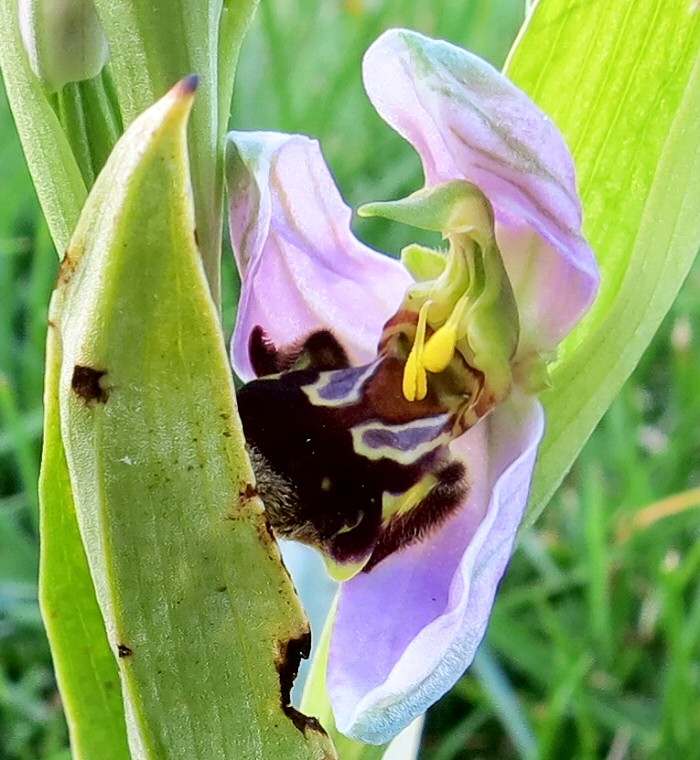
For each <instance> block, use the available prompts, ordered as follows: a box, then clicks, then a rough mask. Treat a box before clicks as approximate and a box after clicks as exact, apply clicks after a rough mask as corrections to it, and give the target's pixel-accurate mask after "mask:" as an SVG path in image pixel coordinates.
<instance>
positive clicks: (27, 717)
mask: <svg viewBox="0 0 700 760" xmlns="http://www.w3.org/2000/svg"><path fill="white" fill-rule="evenodd" d="M523 5H524V0H364V1H363V0H345V2H342V1H341V0H262V3H261V7H260V10H259V13H258V16H257V19H256V22H255V27H254V30H253V32H252V33H251V35H250V37H249V38H248V40H247V42H246V45H245V48H244V53H243V58H242V61H241V67H240V73H239V84H238V88H237V92H236V96H235V99H234V104H233V111H232V121H231V123H232V126H234V127H235V128H237V129H281V130H285V131H292V132H294V131H298V132H305V133H308V134H312V135H315V136H318V137H319V138H320V139H321V140H322V143H323V146H324V150H325V152H326V155H327V158H328V160H329V163H330V164H331V167H332V168H333V170H334V172H335V173H336V176H337V178H338V182H339V185H340V187H341V189H342V191H343V193H344V194H345V196H346V197H347V199H348V200H349V202H350V203H351V204H352V205H354V206H356V205H358V204H359V203H361V202H365V201H369V200H376V199H384V198H393V197H401V196H402V195H405V194H408V193H409V192H411V191H412V190H414V189H416V188H417V187H418V186H419V185H420V167H419V162H418V159H417V158H416V156H415V155H413V153H412V151H411V149H410V148H409V147H408V146H407V145H406V144H405V143H403V141H402V140H401V139H400V138H399V137H398V136H397V135H395V134H394V133H393V132H391V130H390V129H388V128H387V127H385V126H384V124H383V123H382V122H381V121H380V119H379V118H378V117H377V116H376V114H375V113H374V112H373V110H372V108H371V106H370V105H369V103H368V102H367V100H366V98H365V96H364V94H363V91H362V85H361V76H360V59H361V55H362V53H363V51H364V50H365V49H366V47H367V46H368V44H369V43H370V42H371V41H372V40H373V39H374V38H375V37H376V36H377V35H378V34H379V33H380V32H381V31H382V30H383V29H385V28H387V27H390V26H407V27H412V28H415V29H418V30H420V31H422V32H424V33H427V34H430V35H433V36H439V37H443V38H445V39H449V40H451V41H454V42H456V43H458V44H460V45H463V46H465V47H469V48H470V49H472V50H475V51H476V52H478V53H480V54H482V55H483V56H484V57H486V58H487V59H489V60H490V61H492V62H493V63H494V64H496V65H501V64H502V62H503V60H504V58H505V55H506V53H507V50H508V48H509V47H510V45H511V43H512V40H513V38H514V36H515V34H516V32H517V29H518V27H519V26H520V23H521V21H522V18H523V14H524V8H523ZM0 167H1V171H2V179H0V308H1V310H2V311H1V312H0V316H1V318H0V760H67V758H69V757H70V755H69V754H68V752H67V750H66V741H67V732H66V728H65V724H64V720H63V717H62V713H61V707H60V699H59V697H58V694H57V692H56V688H55V683H54V679H53V675H52V671H51V663H50V657H49V651H48V646H47V644H46V640H45V637H44V633H43V630H42V625H41V619H40V616H39V611H38V607H37V602H36V574H37V556H38V537H37V497H36V480H37V475H38V468H39V454H40V439H41V389H42V372H43V369H42V362H43V350H44V337H45V323H46V312H47V305H48V300H49V296H50V292H51V289H52V287H53V284H54V281H55V277H56V270H57V257H56V254H55V252H54V250H53V247H52V244H51V241H50V238H49V236H48V232H47V230H46V227H45V225H44V223H43V221H42V219H41V215H40V212H39V210H38V205H37V202H36V198H35V195H34V192H33V189H32V186H31V181H30V179H29V176H28V174H27V171H26V169H25V167H24V163H23V159H22V155H21V152H20V149H19V144H18V141H17V138H16V135H15V133H14V127H13V124H12V119H11V116H10V113H9V111H8V108H7V104H6V102H5V100H4V99H2V100H1V101H0ZM621 170H622V169H621ZM357 230H358V233H359V234H360V235H361V236H362V237H364V238H365V239H366V240H367V241H368V242H369V243H371V244H372V245H374V246H375V247H377V248H380V249H382V250H385V251H387V252H390V253H397V252H398V251H399V249H400V248H401V246H402V245H404V244H406V243H407V242H410V241H411V239H412V233H411V231H410V230H402V229H400V228H399V227H398V225H386V224H384V223H382V222H377V221H363V222H358V226H357ZM224 282H225V283H229V285H228V293H227V295H228V299H227V304H226V311H225V314H226V323H227V329H229V330H230V329H231V326H232V320H233V313H234V301H235V292H236V286H235V275H234V273H233V269H232V266H231V260H230V256H227V257H226V258H225V278H224ZM698 330H700V268H698V266H696V267H695V269H694V270H693V271H692V272H691V275H690V277H689V279H688V281H687V282H686V284H685V286H684V288H683V290H682V291H681V294H680V296H679V298H678V300H677V302H676V304H675V306H674V308H673V310H672V312H671V313H670V314H669V315H668V317H667V318H666V320H665V322H664V324H663V326H662V328H661V329H660V331H659V333H658V335H657V336H656V338H655V340H654V342H653V343H652V345H651V346H650V347H649V349H648V350H647V352H646V354H645V356H644V358H643V360H642V362H641V364H640V366H639V367H638V369H637V370H636V372H635V373H634V375H633V377H632V378H631V380H630V381H629V382H628V383H627V385H626V386H625V388H624V390H623V392H622V393H621V394H620V396H619V397H618V399H617V400H616V402H615V403H614V404H613V406H612V407H611V409H610V410H609V412H608V413H607V415H606V416H605V418H604V419H603V421H602V423H601V424H600V426H599V428H598V430H597V431H596V432H595V433H594V435H593V437H592V438H591V440H590V441H589V443H588V445H587V446H586V448H585V450H584V452H583V454H582V456H581V457H580V459H579V460H578V462H577V464H576V465H575V467H574V469H573V470H572V472H571V474H570V475H569V476H568V478H567V479H566V481H565V484H564V485H563V487H562V488H561V489H560V491H559V493H558V494H557V495H556V497H555V499H554V500H553V502H552V504H551V505H550V507H549V509H548V510H547V511H546V512H545V514H544V515H543V517H542V518H541V519H540V520H539V521H538V523H537V524H536V525H535V526H534V528H532V529H530V530H527V531H525V532H524V533H523V535H522V538H521V541H520V545H519V548H518V551H517V552H516V555H515V557H514V559H513V562H512V564H511V567H510V569H509V571H508V574H507V576H506V579H505V581H504V582H503V584H502V588H501V592H500V594H499V597H498V601H497V604H496V608H495V612H494V615H493V619H492V622H491V625H490V628H489V633H488V636H487V639H486V641H485V643H484V645H483V646H482V648H481V650H480V653H479V656H478V658H477V661H476V663H475V666H474V667H473V668H472V669H471V671H470V673H469V674H468V675H467V676H465V677H464V678H463V679H462V681H461V682H460V683H459V684H458V686H457V687H456V688H455V689H454V690H453V691H452V693H451V694H449V695H448V696H447V697H445V698H444V699H443V700H442V701H441V702H440V703H438V704H437V705H436V706H435V707H434V708H433V710H431V712H430V713H429V716H428V721H427V728H426V732H425V737H424V743H423V751H422V755H421V757H422V758H425V759H426V760H467V759H469V760H472V759H473V758H483V759H484V760H486V759H489V760H491V759H496V758H499V759H503V760H509V759H510V758H513V759H515V758H527V760H534V759H535V758H537V759H540V758H541V759H542V760H549V759H551V760H554V759H555V758H562V759H563V760H568V759H569V758H572V759H575V760H579V759H580V760H627V759H629V760H638V759H639V760H641V759H642V758H643V759H644V760H646V759H647V758H649V759H651V758H659V759H662V758H663V759H665V758H669V757H674V756H676V757H679V758H681V757H682V758H696V757H700V584H699V583H698V576H699V570H700V541H698V540H697V538H698V516H699V515H700V512H699V511H698V507H699V506H700V426H699V425H698V422H697V421H698V420H699V419H700V393H699V392H698V384H699V383H700V366H698V363H697V361H696V359H695V355H696V353H697V351H696V348H695V342H696V338H695V336H696V334H697V333H698ZM368 656H371V653H368ZM241 760H243V759H241ZM280 760H283V759H280Z"/></svg>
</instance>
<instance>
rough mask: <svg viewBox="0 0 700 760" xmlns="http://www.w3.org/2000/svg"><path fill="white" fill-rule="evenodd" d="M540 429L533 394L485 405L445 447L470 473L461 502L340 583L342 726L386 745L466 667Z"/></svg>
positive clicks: (332, 672)
mask: <svg viewBox="0 0 700 760" xmlns="http://www.w3.org/2000/svg"><path fill="white" fill-rule="evenodd" d="M543 431H544V415H543V412H542V407H541V406H540V404H539V402H538V401H537V400H536V399H534V398H532V397H525V396H520V397H513V398H511V399H509V400H508V401H507V402H505V403H504V404H502V405H501V406H500V407H498V408H497V409H496V410H494V412H493V413H492V414H491V415H490V416H489V417H488V418H486V419H485V420H484V421H483V422H482V423H480V424H479V425H477V426H476V427H475V428H473V429H472V430H470V431H469V432H468V433H466V434H465V435H464V436H462V438H460V439H459V440H458V441H456V442H455V444H453V446H454V447H455V449H457V450H458V451H459V453H460V454H461V455H462V456H463V457H464V460H465V462H466V463H467V464H468V466H469V469H470V478H471V482H472V488H471V493H470V496H469V498H468V500H467V502H466V504H465V506H464V508H463V509H462V510H461V511H460V512H459V513H458V514H456V515H455V516H454V517H453V518H452V519H451V520H450V521H449V522H448V523H446V524H445V525H444V526H443V527H442V529H441V530H440V531H439V532H438V533H436V534H435V535H434V536H432V537H431V539H430V540H426V541H423V542H421V543H419V544H414V545H412V546H408V547H406V548H405V549H403V550H401V551H399V552H397V553H395V554H393V555H391V556H390V557H388V558H387V559H386V560H384V561H383V562H381V563H380V564H379V565H377V567H376V568H374V569H373V570H372V571H370V572H369V573H364V574H360V575H359V576H357V577H356V578H354V579H353V580H351V581H349V582H348V583H345V584H344V585H343V586H342V588H341V592H340V600H339V605H338V611H337V615H336V620H335V626H334V629H333V636H332V639H331V648H330V656H329V664H328V689H329V694H330V698H331V704H332V706H333V710H334V714H335V720H336V725H337V726H338V729H339V730H340V731H341V732H342V733H344V734H347V735H348V736H351V737H353V738H357V739H359V740H361V741H365V742H368V743H375V744H379V743H382V742H385V741H387V740H388V739H390V738H391V737H392V736H394V735H396V733H398V731H399V730H401V729H402V728H403V727H404V726H406V725H408V724H409V723H410V721H411V720H413V719H414V718H415V717H416V716H418V715H420V714H421V713H423V712H424V711H425V710H426V709H427V708H428V707H429V706H430V705H431V704H433V703H434V702H435V701H436V700H437V699H439V698H440V697H441V696H442V695H443V694H444V693H445V692H446V691H447V690H448V689H450V688H451V687H452V686H453V685H454V684H455V682H456V681H457V680H458V679H459V678H460V677H461V675H462V674H463V673H464V671H465V669H466V668H467V667H468V666H469V664H470V663H471V661H472V659H473V658H474V654H475V652H476V648H477V646H478V644H479V642H480V641H481V639H482V637H483V635H484V632H485V630H486V625H487V623H488V619H489V616H490V614H491V607H492V605H493V599H494V596H495V593H496V589H497V587H498V583H499V581H500V579H501V577H502V575H503V572H504V570H505V567H506V565H507V563H508V560H509V558H510V555H511V552H512V550H513V543H514V541H515V536H516V533H517V530H518V527H519V525H520V522H521V520H522V517H523V514H524V512H525V507H526V504H527V498H528V492H529V487H530V480H531V477H532V472H533V468H534V464H535V457H536V454H537V447H538V445H539V442H540V440H541V437H542V434H543Z"/></svg>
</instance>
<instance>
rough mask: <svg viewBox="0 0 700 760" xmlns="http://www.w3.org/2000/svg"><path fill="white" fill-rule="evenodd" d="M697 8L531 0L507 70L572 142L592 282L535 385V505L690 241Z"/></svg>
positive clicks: (664, 296)
mask: <svg viewBox="0 0 700 760" xmlns="http://www.w3.org/2000/svg"><path fill="white" fill-rule="evenodd" d="M699 53H700V9H699V8H698V5H697V3H693V2H690V0H616V1H615V2H614V3H611V2H608V0H589V1H588V2H585V3H571V2H570V1H569V0H540V2H539V3H538V4H537V5H536V6H535V8H534V10H533V12H532V15H531V16H530V19H529V23H527V24H526V26H525V28H524V31H523V32H522V34H521V36H520V38H519V41H518V43H517V44H516V46H515V48H514V50H513V52H512V53H511V56H510V59H509V61H508V64H507V68H506V70H507V73H508V74H509V76H510V77H511V78H512V79H513V80H514V81H515V82H516V84H518V85H519V86H520V87H522V88H523V89H524V90H525V91H526V92H528V93H529V94H530V96H531V97H532V98H533V99H534V100H535V101H536V102H537V103H538V104H539V105H540V106H541V107H542V108H543V109H544V110H545V111H546V112H547V113H548V114H549V115H550V116H551V117H552V119H553V120H554V121H555V123H556V124H557V125H558V126H559V128H560V129H561V130H562V132H563V133H564V135H565V137H566V138H567V140H568V142H569V145H570V146H571V148H572V150H573V153H574V158H575V160H576V166H577V170H578V179H579V186H580V191H581V197H582V201H583V206H584V214H585V232H586V234H587V236H588V239H589V240H590V243H591V245H592V246H593V248H594V250H595V251H596V253H597V255H598V258H599V261H600V266H601V271H602V277H603V282H602V287H601V292H600V295H599V297H598V300H597V302H596V304H595V305H594V307H593V309H592V310H591V312H590V314H589V315H588V316H587V318H586V319H585V320H584V322H582V323H581V325H580V326H579V328H578V329H577V330H576V331H575V332H574V333H573V334H572V335H571V336H570V337H569V338H568V340H567V341H566V342H565V344H564V345H563V346H562V351H561V357H562V358H561V361H560V363H559V364H558V365H557V366H556V367H555V369H554V372H553V374H552V380H553V388H552V390H551V391H549V392H547V393H545V394H544V395H543V401H544V404H545V407H546V409H547V419H548V430H547V434H546V437H545V440H544V442H543V444H542V447H541V450H540V459H539V464H538V468H537V472H536V476H535V483H534V488H533V494H532V497H531V512H530V517H531V519H534V517H535V516H537V514H539V512H540V511H541V510H542V509H543V508H544V506H545V505H546V503H547V501H548V500H549V498H550V497H551V495H552V494H553V492H554V490H555V489H556V488H557V486H558V485H559V483H560V482H561V480H562V478H563V477H564V475H565V474H566V472H567V470H568V469H569V467H570V466H571V463H572V462H573V460H574V458H575V457H576V455H577V454H578V452H579V451H580V449H581V448H582V446H583V444H584V443H585V441H586V440H587V438H588V436H589V435H590V433H591V432H592V430H593V428H594V427H595V425H596V424H597V422H598V420H599V419H600V418H601V416H602V415H603V413H604V412H605V410H606V409H607V408H608V406H609V404H610V402H611V401H612V399H613V398H614V397H615V395H616V394H617V392H618V391H619V389H620V387H621V386H622V384H623V383H624V382H625V380H626V379H627V377H628V376H629V375H630V373H631V371H632V370H633V369H634V367H635V365H636V364H637V362H638V360H639V358H640V356H641V354H642V352H643V351H644V349H645V348H646V346H647V345H648V344H649V341H650V340H651V337H652V336H653V334H654V332H655V331H656V329H657V327H658V325H659V323H660V322H661V319H662V318H663V316H664V315H665V314H666V312H667V311H668V309H669V307H670V305H671V303H672V302H673V299H674V298H675V296H676V293H677V292H678V289H679V288H680V285H681V283H682V282H683V280H684V278H685V276H686V274H687V272H688V270H689V268H690V266H691V264H692V262H693V259H694V257H695V254H696V252H697V250H698V245H699V244H700V213H698V198H700V55H699Z"/></svg>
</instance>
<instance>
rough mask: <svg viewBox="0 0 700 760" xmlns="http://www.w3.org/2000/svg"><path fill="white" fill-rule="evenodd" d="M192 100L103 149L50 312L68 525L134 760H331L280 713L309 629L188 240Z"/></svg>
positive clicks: (159, 112)
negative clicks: (56, 342) (90, 588)
mask: <svg viewBox="0 0 700 760" xmlns="http://www.w3.org/2000/svg"><path fill="white" fill-rule="evenodd" d="M192 87H193V84H192V82H191V80H185V81H184V82H182V83H181V84H180V85H178V86H177V87H175V88H174V89H173V90H172V91H171V92H170V93H169V94H168V95H166V96H165V97H164V98H163V99H162V100H161V101H159V102H158V103H156V104H155V105H154V106H153V107H152V108H151V109H149V110H148V111H147V112H146V113H144V114H143V115H142V116H141V117H139V118H138V119H137V120H135V121H134V122H133V123H132V124H131V126H130V128H129V129H128V130H127V132H126V133H125V135H124V137H123V138H122V140H121V141H120V142H119V143H118V145H117V147H116V148H115V150H114V152H113V154H112V155H111V156H110V159H109V160H108V162H107V164H106V166H105V169H104V170H103V172H102V174H101V175H100V177H99V179H98V181H97V183H96V184H95V186H94V188H93V191H92V192H91V194H90V197H89V198H88V201H87V203H86V205H85V208H84V210H83V213H82V215H81V219H80V222H79V224H78V227H77V229H76V233H75V235H74V237H73V238H72V240H71V244H70V247H69V250H68V254H67V257H66V259H65V260H64V263H63V267H62V276H61V278H60V280H59V287H58V289H57V291H56V293H55V296H54V300H53V303H52V312H51V313H52V320H53V324H54V327H53V329H54V330H55V331H56V332H57V333H58V334H59V335H60V339H61V341H62V351H63V354H62V363H61V376H60V383H59V402H60V417H61V431H62V436H63V440H64V443H65V450H66V459H67V462H68V468H69V473H70V480H71V485H72V488H73V493H74V496H75V501H76V511H77V515H78V523H79V526H80V532H81V535H82V538H83V542H84V545H85V550H86V554H87V558H88V562H89V565H90V569H91V572H92V576H93V579H94V582H95V588H96V591H97V599H98V602H99V605H100V608H101V611H102V614H103V616H104V618H105V622H106V627H107V633H108V638H109V642H110V647H111V649H112V652H113V654H114V655H115V656H116V657H117V659H118V664H119V671H120V676H121V684H122V693H123V696H124V701H125V707H126V716H127V731H128V737H129V746H130V748H131V752H132V755H133V758H134V760H141V759H142V758H143V759H146V758H148V760H155V759H156V758H158V760H161V759H165V758H173V759H175V758H177V759H178V760H180V758H199V759H200V760H210V759H213V758H217V760H218V759H221V760H223V759H224V758H234V757H235V758H238V757H240V758H259V759H260V760H265V759H266V758H269V760H279V758H285V760H287V759H289V760H294V759H295V758H299V759H301V758H312V757H313V758H332V757H334V756H335V753H334V751H333V748H332V745H331V742H330V740H329V739H328V737H327V736H326V735H325V733H324V732H323V731H322V729H321V728H320V726H319V725H318V724H317V723H316V722H315V721H313V720H309V719H306V718H304V717H303V716H301V715H300V714H299V713H296V712H295V711H294V710H292V709H291V708H290V707H289V703H288V698H289V688H290V687H291V681H292V679H293V675H294V673H295V671H296V667H297V665H298V661H299V657H300V655H301V654H302V653H303V651H304V650H305V648H306V647H307V645H308V625H307V623H306V620H305V618H304V616H303V613H302V611H301V608H300V606H299V602H298V600H297V598H296V596H295V594H294V591H293V588H292V586H291V583H290V581H289V577H288V576H287V574H286V572H285V571H284V570H283V568H282V565H281V562H280V557H279V552H278V549H277V545H276V544H275V542H274V540H273V538H272V536H271V534H270V532H269V531H268V529H267V527H266V523H265V518H264V512H263V509H262V505H261V503H260V501H259V499H258V498H257V496H256V495H255V490H254V487H253V486H252V482H253V480H252V478H253V476H252V471H251V470H250V465H249V462H248V459H247V456H246V454H245V450H244V441H243V437H242V434H241V431H240V428H239V426H238V425H237V423H236V420H237V416H236V409H235V396H234V391H233V384H232V378H231V372H230V369H229V366H228V358H227V354H226V349H225V346H224V341H223V335H222V333H221V328H220V325H219V321H218V315H217V310H216V308H215V306H214V303H213V301H212V299H211V296H210V293H209V289H208V286H207V282H206V277H205V274H204V269H203V266H202V262H201V259H200V257H199V252H198V249H197V245H196V235H195V226H194V211H193V204H192V195H191V187H190V180H189V165H188V161H187V135H186V124H187V117H188V115H189V111H190V107H191V103H192V97H193V92H192Z"/></svg>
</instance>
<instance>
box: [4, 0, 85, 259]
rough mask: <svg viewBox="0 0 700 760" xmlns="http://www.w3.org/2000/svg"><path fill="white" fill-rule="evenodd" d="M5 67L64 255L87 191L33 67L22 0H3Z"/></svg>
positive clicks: (28, 151)
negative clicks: (23, 31) (23, 35)
mask: <svg viewBox="0 0 700 760" xmlns="http://www.w3.org/2000/svg"><path fill="white" fill-rule="evenodd" d="M0 29H2V35H3V39H2V44H0V68H2V76H3V79H4V81H5V88H6V90H7V97H8V100H9V101H10V106H11V108H12V113H13V116H14V119H15V124H16V126H17V131H18V132H19V136H20V140H21V141H22V148H23V149H24V154H25V157H26V159H27V164H28V165H29V171H30V172H31V175H32V179H33V180H34V186H35V187H36V191H37V195H38V196H39V201H40V203H41V207H42V209H43V211H44V215H45V216H46V221H47V222H48V225H49V229H50V230H51V236H52V237H53V240H54V243H55V245H56V248H57V250H58V251H64V250H65V248H66V246H67V245H68V240H69V238H70V235H71V233H72V231H73V228H74V227H75V224H76V222H77V221H78V216H79V215H80V209H81V208H82V205H83V202H84V201H85V196H86V194H87V191H86V189H85V183H84V182H83V179H82V177H81V174H80V169H79V168H78V164H77V162H76V160H75V158H74V157H73V153H72V151H71V147H70V144H69V143H68V140H67V139H66V136H65V134H64V132H63V128H62V127H61V124H60V122H59V120H58V117H57V116H56V113H55V112H54V110H53V107H52V105H51V103H50V101H49V99H48V97H47V95H46V92H45V91H44V89H43V87H42V86H41V84H40V82H39V80H38V79H37V78H36V75H35V74H34V72H33V71H32V70H31V68H30V66H29V61H28V59H27V55H26V53H25V51H24V46H23V44H22V40H21V39H20V34H19V28H18V25H17V2H16V0H0Z"/></svg>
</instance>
